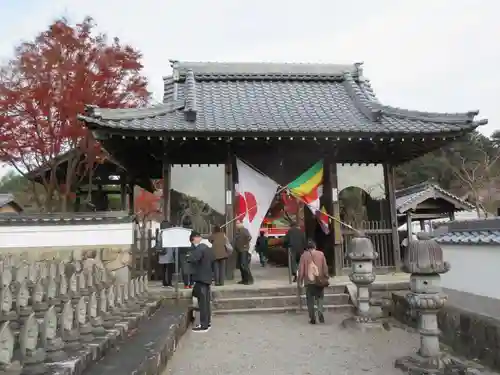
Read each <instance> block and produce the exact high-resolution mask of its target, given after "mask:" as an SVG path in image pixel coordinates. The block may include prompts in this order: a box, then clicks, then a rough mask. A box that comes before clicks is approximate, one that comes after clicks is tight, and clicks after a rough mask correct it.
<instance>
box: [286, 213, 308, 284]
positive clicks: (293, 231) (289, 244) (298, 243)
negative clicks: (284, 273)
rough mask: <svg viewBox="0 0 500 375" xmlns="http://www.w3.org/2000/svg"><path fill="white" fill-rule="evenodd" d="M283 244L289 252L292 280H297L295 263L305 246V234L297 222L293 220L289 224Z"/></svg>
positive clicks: (296, 263)
mask: <svg viewBox="0 0 500 375" xmlns="http://www.w3.org/2000/svg"><path fill="white" fill-rule="evenodd" d="M283 242H284V245H285V249H288V251H289V252H290V257H289V258H290V259H289V261H290V262H291V264H290V268H291V271H292V275H293V282H296V281H297V265H298V262H299V259H300V256H301V255H302V252H303V251H304V249H305V247H306V236H305V234H304V232H302V230H301V229H300V228H299V226H298V225H297V223H295V222H293V223H292V224H291V225H290V229H289V230H288V232H286V235H285V239H284V241H283Z"/></svg>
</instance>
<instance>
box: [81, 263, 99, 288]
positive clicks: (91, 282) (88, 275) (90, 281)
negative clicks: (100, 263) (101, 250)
mask: <svg viewBox="0 0 500 375" xmlns="http://www.w3.org/2000/svg"><path fill="white" fill-rule="evenodd" d="M94 266H95V265H94ZM92 268H93V267H92ZM92 268H84V269H83V273H84V274H85V280H86V282H87V290H88V292H89V293H92V292H95V291H96V290H97V289H96V287H95V285H94V278H93V277H92V273H91V272H92Z"/></svg>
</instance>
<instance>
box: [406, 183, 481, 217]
mask: <svg viewBox="0 0 500 375" xmlns="http://www.w3.org/2000/svg"><path fill="white" fill-rule="evenodd" d="M441 190H442V189H440V188H436V187H433V186H429V187H428V188H427V189H425V190H422V191H421V192H415V193H413V194H408V196H411V195H415V197H413V198H412V199H410V200H409V201H408V202H405V203H404V204H402V205H401V206H399V207H397V211H398V214H406V213H407V212H408V211H415V212H418V206H419V205H420V204H422V203H423V202H425V201H426V200H428V199H442V200H444V201H447V202H448V203H450V204H452V205H453V206H454V207H455V211H470V210H473V209H474V206H473V205H472V204H470V203H468V202H466V201H464V200H462V199H460V198H458V197H456V196H454V195H453V194H451V193H448V192H447V191H445V190H442V191H441ZM404 197H405V196H404V195H403V196H400V197H398V198H397V199H401V198H404Z"/></svg>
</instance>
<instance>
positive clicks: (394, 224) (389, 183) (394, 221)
mask: <svg viewBox="0 0 500 375" xmlns="http://www.w3.org/2000/svg"><path fill="white" fill-rule="evenodd" d="M384 177H385V182H386V184H385V185H386V194H387V198H388V201H389V212H390V214H391V229H392V247H393V249H394V266H395V267H396V272H399V271H400V270H401V249H400V247H399V246H400V244H399V232H398V216H397V211H396V195H395V190H396V189H395V182H394V166H393V165H390V164H388V163H384Z"/></svg>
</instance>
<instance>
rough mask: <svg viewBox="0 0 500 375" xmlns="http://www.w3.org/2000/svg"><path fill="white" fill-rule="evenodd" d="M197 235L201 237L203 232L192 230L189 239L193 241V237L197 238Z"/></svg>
mask: <svg viewBox="0 0 500 375" xmlns="http://www.w3.org/2000/svg"><path fill="white" fill-rule="evenodd" d="M195 237H201V234H200V233H199V232H197V231H195V230H192V231H191V234H190V235H189V241H192V240H193V238H195Z"/></svg>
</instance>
